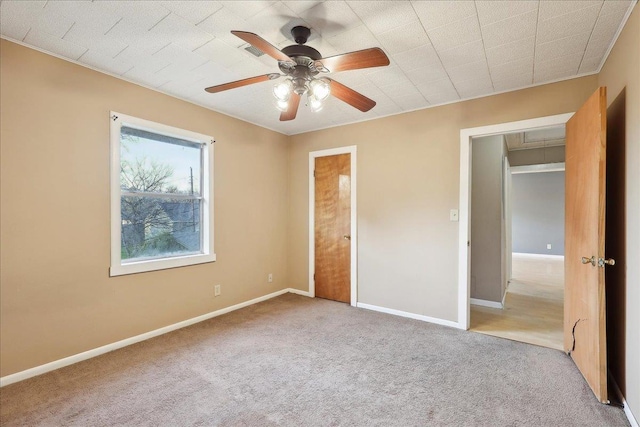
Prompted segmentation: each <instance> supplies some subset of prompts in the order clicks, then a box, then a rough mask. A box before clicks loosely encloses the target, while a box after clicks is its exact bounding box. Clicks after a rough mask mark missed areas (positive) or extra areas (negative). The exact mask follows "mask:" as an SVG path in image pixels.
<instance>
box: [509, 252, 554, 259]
mask: <svg viewBox="0 0 640 427" xmlns="http://www.w3.org/2000/svg"><path fill="white" fill-rule="evenodd" d="M511 255H512V256H515V257H520V258H533V259H557V260H561V259H564V255H549V254H526V253H524V252H513V253H512V254H511Z"/></svg>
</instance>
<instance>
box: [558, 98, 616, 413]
mask: <svg viewBox="0 0 640 427" xmlns="http://www.w3.org/2000/svg"><path fill="white" fill-rule="evenodd" d="M606 93H607V92H606V88H604V87H601V88H599V89H598V90H597V91H596V92H595V93H594V94H593V95H591V97H590V98H589V99H588V100H587V102H585V104H584V105H583V106H582V107H580V109H579V110H578V111H577V112H576V113H575V114H574V115H573V117H572V118H571V119H570V120H569V121H568V122H567V140H566V160H565V162H566V166H565V167H566V171H565V176H566V178H565V179H566V190H565V191H566V196H565V305H564V348H565V350H566V352H567V353H568V354H569V355H570V356H571V358H572V359H573V360H574V362H575V364H576V365H577V367H578V369H579V370H580V372H582V375H583V376H584V378H585V379H586V380H587V383H588V384H589V386H590V387H591V389H592V390H593V393H594V394H595V395H596V397H597V398H598V400H600V401H601V402H603V403H608V396H607V348H606V342H607V340H606V325H605V319H606V316H605V283H604V267H605V266H606V265H608V264H610V265H613V260H607V259H606V258H605V254H604V243H605V239H604V238H605V185H606V169H605V168H606V148H607V147H606V134H607V129H606V118H607V110H606V108H607V96H606Z"/></svg>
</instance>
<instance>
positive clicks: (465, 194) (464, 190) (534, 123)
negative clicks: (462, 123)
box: [458, 113, 573, 329]
mask: <svg viewBox="0 0 640 427" xmlns="http://www.w3.org/2000/svg"><path fill="white" fill-rule="evenodd" d="M571 116H573V113H565V114H557V115H555V116H547V117H539V118H535V119H528V120H519V121H516V122H508V123H500V124H496V125H489V126H480V127H475V128H468V129H461V130H460V206H459V210H460V215H459V220H460V225H459V233H458V327H459V328H461V329H469V321H470V317H471V315H470V306H469V297H470V293H471V291H470V280H469V279H470V277H469V274H470V268H469V262H470V261H471V257H470V255H469V251H470V247H469V246H468V245H469V236H470V233H469V231H470V228H471V217H470V215H469V214H470V211H471V209H470V208H471V192H470V191H469V190H470V188H471V173H470V170H471V140H472V138H476V137H480V136H490V135H500V134H504V133H509V132H518V131H525V130H531V129H537V128H544V127H550V126H557V125H563V124H565V123H567V121H568V120H569V119H570V118H571Z"/></svg>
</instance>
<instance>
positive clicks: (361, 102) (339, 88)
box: [328, 79, 376, 112]
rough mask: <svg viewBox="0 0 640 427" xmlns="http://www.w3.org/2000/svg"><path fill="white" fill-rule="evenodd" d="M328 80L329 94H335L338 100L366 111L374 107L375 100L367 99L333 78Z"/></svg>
mask: <svg viewBox="0 0 640 427" xmlns="http://www.w3.org/2000/svg"><path fill="white" fill-rule="evenodd" d="M328 80H329V81H330V82H331V95H333V96H335V97H336V98H338V99H339V100H341V101H344V102H346V103H347V104H349V105H351V106H352V107H355V108H357V109H358V110H360V111H362V112H367V111H369V110H371V109H372V108H373V107H375V105H376V101H374V100H373V99H369V98H367V97H366V96H364V95H362V94H361V93H358V92H356V91H355V90H353V89H351V88H348V87H347V86H345V85H343V84H342V83H338V82H337V81H335V80H332V79H328Z"/></svg>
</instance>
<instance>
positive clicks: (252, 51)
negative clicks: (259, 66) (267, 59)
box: [241, 43, 264, 58]
mask: <svg viewBox="0 0 640 427" xmlns="http://www.w3.org/2000/svg"><path fill="white" fill-rule="evenodd" d="M241 47H242V48H243V49H244V50H246V51H247V52H249V53H250V54H252V55H253V56H256V57H258V58H259V57H261V56H262V55H264V52H263V51H261V50H260V49H258V48H257V47H254V46H252V45H250V44H249V43H247V44H245V45H243V46H241Z"/></svg>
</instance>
